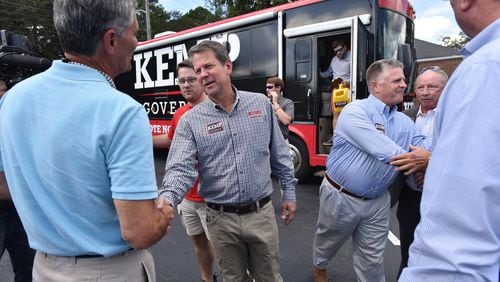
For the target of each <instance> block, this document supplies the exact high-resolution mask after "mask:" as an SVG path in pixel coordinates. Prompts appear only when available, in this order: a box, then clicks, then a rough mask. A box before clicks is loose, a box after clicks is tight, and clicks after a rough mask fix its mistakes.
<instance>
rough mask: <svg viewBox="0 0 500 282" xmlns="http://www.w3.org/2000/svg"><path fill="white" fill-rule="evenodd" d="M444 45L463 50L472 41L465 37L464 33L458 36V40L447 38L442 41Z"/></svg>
mask: <svg viewBox="0 0 500 282" xmlns="http://www.w3.org/2000/svg"><path fill="white" fill-rule="evenodd" d="M442 41H443V45H444V46H446V47H450V48H455V49H461V48H463V47H464V46H465V44H467V42H469V41H470V38H469V37H467V35H465V33H463V32H462V31H461V32H460V33H459V34H458V37H457V38H451V37H450V36H445V37H443V39H442Z"/></svg>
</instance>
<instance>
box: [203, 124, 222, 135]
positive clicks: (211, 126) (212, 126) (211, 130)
mask: <svg viewBox="0 0 500 282" xmlns="http://www.w3.org/2000/svg"><path fill="white" fill-rule="evenodd" d="M223 129H224V128H223V127H222V121H218V122H216V123H212V124H209V125H207V130H208V134H212V133H215V132H219V131H222V130H223Z"/></svg>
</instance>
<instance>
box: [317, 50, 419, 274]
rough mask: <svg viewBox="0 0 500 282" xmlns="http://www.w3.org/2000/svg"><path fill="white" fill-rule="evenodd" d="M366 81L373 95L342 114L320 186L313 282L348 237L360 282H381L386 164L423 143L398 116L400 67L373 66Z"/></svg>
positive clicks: (391, 174)
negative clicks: (412, 146)
mask: <svg viewBox="0 0 500 282" xmlns="http://www.w3.org/2000/svg"><path fill="white" fill-rule="evenodd" d="M366 78H367V83H368V86H369V89H370V94H371V95H370V96H368V98H366V99H363V100H358V101H356V102H353V103H350V104H349V105H347V106H346V107H345V109H344V110H343V111H342V115H341V116H340V117H339V120H338V123H337V128H336V130H335V133H334V136H333V138H334V142H333V148H332V150H331V152H330V155H329V156H328V159H327V164H326V169H327V172H326V174H325V178H324V179H323V182H322V183H321V186H320V206H319V216H318V224H317V231H316V234H315V237H314V243H313V264H314V269H313V277H314V281H316V282H319V281H322V282H323V281H328V275H327V271H326V267H327V265H328V263H329V262H330V260H331V259H332V258H333V257H334V256H335V254H336V253H337V251H338V250H339V249H340V248H341V247H342V245H343V244H344V242H345V241H346V240H347V239H348V238H349V237H352V242H353V249H354V250H353V265H354V270H355V272H356V275H357V277H358V280H359V281H385V275H384V257H383V253H384V248H385V244H386V241H387V234H388V231H389V211H390V208H389V204H390V195H389V193H388V188H389V186H390V184H391V183H392V181H393V180H394V179H395V178H396V175H397V172H396V170H395V167H394V166H392V165H390V164H389V161H390V160H391V158H392V157H393V156H395V155H398V154H401V153H405V152H407V151H408V150H409V145H410V144H413V145H421V144H423V143H425V142H424V141H425V136H423V135H420V134H419V133H418V129H417V128H416V126H415V124H414V123H413V122H412V120H411V119H409V118H408V117H407V116H406V115H404V114H403V113H401V112H398V111H397V105H398V104H399V103H401V102H402V101H403V95H404V93H405V90H406V83H405V76H404V74H403V65H402V64H401V63H400V62H399V61H396V60H393V59H385V60H379V61H376V62H374V63H373V64H372V65H371V66H370V67H369V68H368V70H367V73H366ZM401 132H404V133H405V134H401Z"/></svg>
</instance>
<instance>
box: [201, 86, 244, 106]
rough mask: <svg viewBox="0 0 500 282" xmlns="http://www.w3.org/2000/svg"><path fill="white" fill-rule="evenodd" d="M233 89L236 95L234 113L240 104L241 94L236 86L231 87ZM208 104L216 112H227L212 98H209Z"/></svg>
mask: <svg viewBox="0 0 500 282" xmlns="http://www.w3.org/2000/svg"><path fill="white" fill-rule="evenodd" d="M231 88H232V89H233V91H234V94H235V99H234V103H233V111H234V110H235V109H236V107H237V106H238V103H239V101H240V93H239V90H238V89H237V88H236V87H235V86H234V85H231ZM207 100H208V103H209V104H210V105H211V106H212V107H213V108H214V109H216V110H218V111H224V112H225V111H226V110H224V108H222V107H221V106H219V105H218V104H217V103H215V102H214V101H213V100H212V99H211V98H210V96H209V97H208V99H207Z"/></svg>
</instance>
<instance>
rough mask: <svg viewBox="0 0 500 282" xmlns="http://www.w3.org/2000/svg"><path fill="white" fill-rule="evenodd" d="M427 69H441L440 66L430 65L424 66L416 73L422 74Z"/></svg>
mask: <svg viewBox="0 0 500 282" xmlns="http://www.w3.org/2000/svg"><path fill="white" fill-rule="evenodd" d="M428 70H430V71H442V70H441V68H440V67H438V66H430V67H425V68H423V69H421V70H420V71H419V72H418V75H421V74H423V73H424V72H426V71H428Z"/></svg>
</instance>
